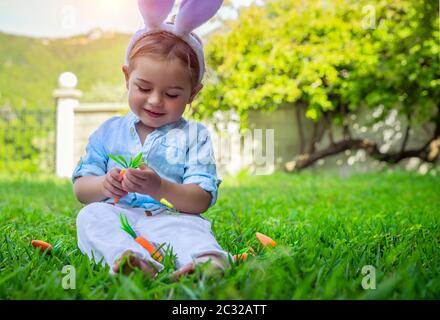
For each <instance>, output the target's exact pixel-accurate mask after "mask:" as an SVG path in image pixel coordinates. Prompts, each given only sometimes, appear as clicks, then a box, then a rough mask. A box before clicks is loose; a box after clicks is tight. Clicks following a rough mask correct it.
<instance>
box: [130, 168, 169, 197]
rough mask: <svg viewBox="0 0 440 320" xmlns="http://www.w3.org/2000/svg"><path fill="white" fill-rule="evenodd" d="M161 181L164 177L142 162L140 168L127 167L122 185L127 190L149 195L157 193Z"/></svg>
mask: <svg viewBox="0 0 440 320" xmlns="http://www.w3.org/2000/svg"><path fill="white" fill-rule="evenodd" d="M161 183H162V178H161V177H160V176H159V175H158V174H157V173H156V172H155V171H154V170H153V169H151V168H149V167H147V166H146V165H145V164H141V165H140V166H139V169H132V168H129V169H127V171H126V172H125V175H124V178H123V179H122V187H123V188H124V190H125V191H127V192H136V193H140V194H148V195H151V194H154V193H156V192H157V191H158V190H159V188H160V186H161Z"/></svg>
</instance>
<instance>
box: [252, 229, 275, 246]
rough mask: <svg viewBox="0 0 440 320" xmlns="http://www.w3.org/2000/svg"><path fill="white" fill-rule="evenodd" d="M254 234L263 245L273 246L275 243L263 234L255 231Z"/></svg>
mask: <svg viewBox="0 0 440 320" xmlns="http://www.w3.org/2000/svg"><path fill="white" fill-rule="evenodd" d="M255 235H256V236H257V239H258V240H259V241H260V242H261V244H262V245H263V246H264V247H267V246H272V247H275V246H276V245H277V243H276V242H275V241H274V240H273V239H272V238H269V237H268V236H266V235H265V234H262V233H259V232H257V233H255Z"/></svg>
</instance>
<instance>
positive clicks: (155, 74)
mask: <svg viewBox="0 0 440 320" xmlns="http://www.w3.org/2000/svg"><path fill="white" fill-rule="evenodd" d="M122 71H123V72H124V75H125V80H126V84H127V89H128V104H129V105H130V108H131V110H132V111H133V112H134V113H135V114H136V115H137V116H138V117H139V119H141V121H142V123H143V124H144V125H146V126H147V127H151V128H158V127H161V126H163V125H166V124H169V123H172V122H175V121H177V120H179V119H180V117H181V116H182V114H183V112H184V111H185V107H186V105H187V104H188V103H191V102H192V100H193V99H194V97H195V96H196V95H197V93H198V92H199V91H200V89H201V88H202V85H199V86H197V87H196V88H195V89H194V90H192V91H191V79H190V76H189V73H188V70H186V69H185V67H184V66H183V64H182V63H181V62H180V61H179V60H177V59H171V60H169V61H167V60H159V59H157V58H155V57H152V56H139V57H136V58H135V60H134V68H133V70H131V73H130V74H129V73H128V67H127V66H123V67H122Z"/></svg>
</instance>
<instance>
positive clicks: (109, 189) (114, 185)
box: [102, 168, 128, 198]
mask: <svg viewBox="0 0 440 320" xmlns="http://www.w3.org/2000/svg"><path fill="white" fill-rule="evenodd" d="M121 171H122V169H120V168H113V169H111V170H110V171H109V172H107V174H106V175H105V179H104V182H103V184H102V193H103V194H104V195H105V196H106V197H109V198H122V197H125V196H126V195H127V194H128V192H127V191H125V190H124V188H123V187H122V179H123V177H121V176H120V175H119V173H120V172H121Z"/></svg>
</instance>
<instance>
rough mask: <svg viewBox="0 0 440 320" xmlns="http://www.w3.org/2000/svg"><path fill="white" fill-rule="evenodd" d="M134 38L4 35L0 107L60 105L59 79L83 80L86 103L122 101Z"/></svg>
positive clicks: (1, 39)
mask: <svg viewBox="0 0 440 320" xmlns="http://www.w3.org/2000/svg"><path fill="white" fill-rule="evenodd" d="M129 40H130V35H129V34H123V33H115V32H103V31H101V30H99V29H96V30H93V31H91V32H89V33H88V34H85V35H81V36H74V37H70V38H62V39H43V38H30V37H24V36H15V35H8V34H5V33H0V107H4V106H10V107H11V108H13V109H15V108H19V107H26V108H32V109H34V108H51V107H55V105H54V101H53V98H52V91H53V90H54V89H55V88H56V87H57V81H58V76H59V75H60V73H62V72H64V71H71V72H73V73H75V74H76V75H77V77H78V89H80V90H81V91H83V94H84V96H83V100H84V101H90V102H92V101H123V100H124V93H125V86H124V78H123V74H122V71H121V66H122V64H123V62H124V55H125V49H126V47H127V44H128V42H129Z"/></svg>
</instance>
